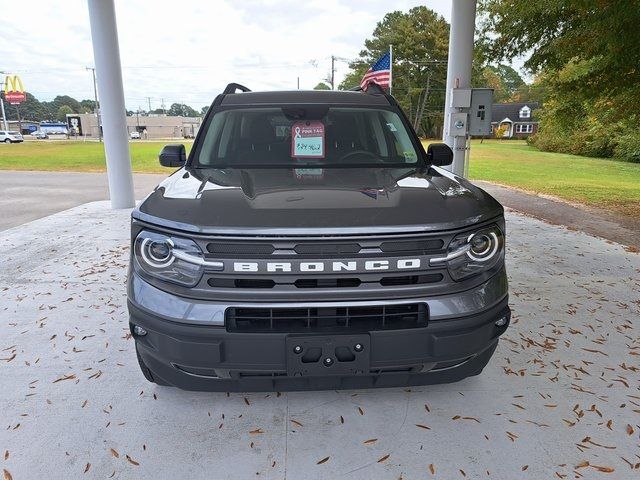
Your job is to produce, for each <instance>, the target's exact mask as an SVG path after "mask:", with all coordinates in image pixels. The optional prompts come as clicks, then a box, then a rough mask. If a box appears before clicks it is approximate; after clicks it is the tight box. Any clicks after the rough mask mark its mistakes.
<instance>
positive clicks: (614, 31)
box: [340, 0, 640, 161]
mask: <svg viewBox="0 0 640 480" xmlns="http://www.w3.org/2000/svg"><path fill="white" fill-rule="evenodd" d="M639 22H640V0H616V1H603V2H598V7H597V8H596V7H595V6H594V5H593V2H585V1H583V0H563V1H557V2H522V1H520V0H480V1H479V9H478V22H477V27H478V28H477V31H476V44H475V49H474V64H473V74H472V86H473V87H491V88H493V89H494V101H495V102H505V101H513V102H533V101H536V102H539V103H540V104H541V108H540V110H538V111H536V112H534V114H535V115H536V116H538V118H539V120H540V122H541V123H540V129H539V131H538V133H537V134H536V135H534V136H532V137H530V141H531V142H532V143H533V144H535V145H536V146H537V147H538V148H540V149H542V150H549V151H558V152H566V153H573V154H580V155H590V156H601V157H620V158H623V159H627V160H632V161H640V114H638V106H637V101H638V99H640V68H638V65H640V47H639V46H640V29H639V28H638V27H637V25H638V24H639ZM448 44H449V24H448V23H447V22H446V20H445V19H444V18H443V17H442V16H440V15H439V14H437V13H436V12H434V11H433V10H430V9H429V8H427V7H424V6H420V7H415V8H412V9H411V10H409V11H408V12H401V11H394V12H390V13H388V14H387V15H385V16H384V18H383V19H382V20H381V21H380V22H378V24H377V25H376V27H375V29H374V31H373V35H372V36H371V38H369V39H367V40H365V42H364V48H363V50H362V51H361V52H360V54H359V57H358V59H357V60H355V61H353V62H351V63H350V64H349V73H348V74H347V75H346V77H345V79H344V81H343V82H342V83H341V84H340V88H341V89H347V88H351V87H354V86H357V85H359V83H360V79H361V78H362V76H363V75H364V73H365V72H366V71H367V69H368V68H369V67H370V65H371V64H372V63H373V62H374V61H375V60H377V59H378V58H379V57H381V56H382V55H383V54H384V53H385V52H387V51H388V49H389V45H393V52H394V66H393V73H394V75H393V94H394V97H396V99H397V100H398V103H400V105H401V106H402V107H403V108H404V110H405V112H407V114H408V115H409V117H411V118H412V121H413V122H414V126H416V127H417V130H418V132H419V134H422V135H425V136H434V137H437V136H439V135H440V128H441V126H442V124H443V110H444V98H445V85H446V75H447V66H446V65H447V56H448V55H447V54H448ZM516 57H522V58H526V61H525V64H524V66H525V69H526V71H527V73H528V74H530V75H531V76H532V77H533V81H532V82H530V83H526V82H525V81H524V80H523V78H522V76H521V75H520V74H519V73H518V72H517V71H515V70H514V69H513V68H512V67H511V66H509V65H508V63H509V62H510V61H512V60H513V59H514V58H516Z"/></svg>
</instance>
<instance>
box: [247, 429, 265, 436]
mask: <svg viewBox="0 0 640 480" xmlns="http://www.w3.org/2000/svg"><path fill="white" fill-rule="evenodd" d="M261 433H264V430H262V429H261V428H256V429H255V430H251V431H250V432H249V435H259V434H261Z"/></svg>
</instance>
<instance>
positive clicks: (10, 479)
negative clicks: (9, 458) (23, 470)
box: [2, 468, 13, 480]
mask: <svg viewBox="0 0 640 480" xmlns="http://www.w3.org/2000/svg"><path fill="white" fill-rule="evenodd" d="M2 478H3V480H13V477H12V476H11V474H10V473H9V470H7V469H4V468H3V469H2Z"/></svg>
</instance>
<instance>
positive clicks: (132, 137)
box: [131, 132, 140, 140]
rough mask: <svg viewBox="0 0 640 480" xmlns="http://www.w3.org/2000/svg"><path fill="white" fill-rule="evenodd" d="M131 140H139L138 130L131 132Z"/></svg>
mask: <svg viewBox="0 0 640 480" xmlns="http://www.w3.org/2000/svg"><path fill="white" fill-rule="evenodd" d="M131 140H140V132H131Z"/></svg>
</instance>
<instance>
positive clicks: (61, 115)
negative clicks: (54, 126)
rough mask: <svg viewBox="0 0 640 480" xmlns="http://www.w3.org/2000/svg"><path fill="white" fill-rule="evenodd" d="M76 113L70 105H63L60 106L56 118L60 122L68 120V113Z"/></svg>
mask: <svg viewBox="0 0 640 480" xmlns="http://www.w3.org/2000/svg"><path fill="white" fill-rule="evenodd" d="M70 113H74V112H73V109H72V108H71V107H70V106H69V105H61V106H60V107H59V108H58V113H57V114H56V120H58V121H59V122H66V121H67V114H70Z"/></svg>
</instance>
